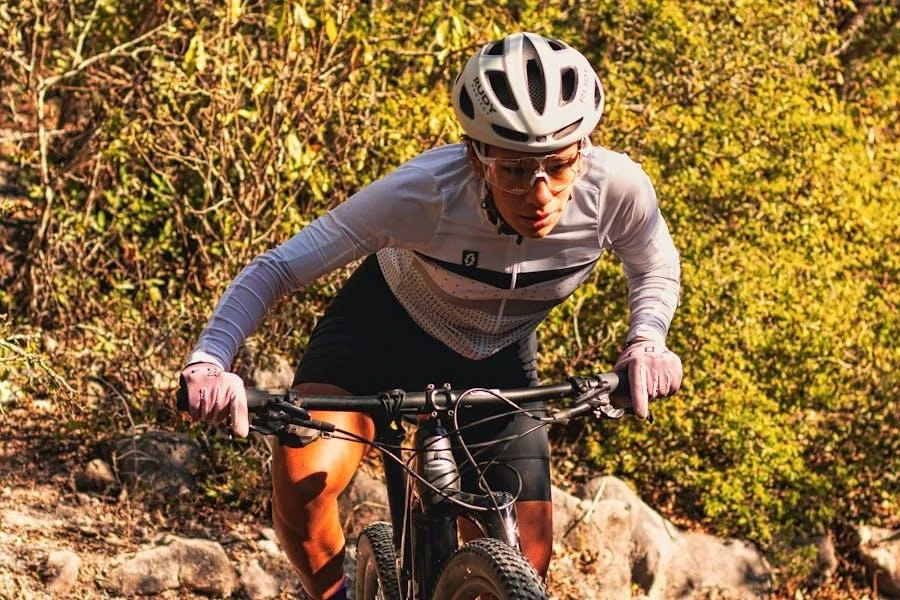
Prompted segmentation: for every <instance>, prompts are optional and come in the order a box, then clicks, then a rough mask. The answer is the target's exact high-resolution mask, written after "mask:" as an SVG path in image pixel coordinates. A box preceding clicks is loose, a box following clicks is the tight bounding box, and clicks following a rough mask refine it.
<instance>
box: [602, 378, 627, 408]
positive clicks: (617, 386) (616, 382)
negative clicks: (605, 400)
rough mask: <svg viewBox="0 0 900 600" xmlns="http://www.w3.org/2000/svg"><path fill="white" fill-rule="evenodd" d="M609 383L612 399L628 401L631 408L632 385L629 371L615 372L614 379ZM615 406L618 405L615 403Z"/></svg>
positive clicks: (610, 379)
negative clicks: (629, 379)
mask: <svg viewBox="0 0 900 600" xmlns="http://www.w3.org/2000/svg"><path fill="white" fill-rule="evenodd" d="M607 381H609V389H610V392H609V395H610V398H618V399H622V400H627V402H628V406H631V384H630V383H629V381H628V371H627V370H625V371H614V372H613V373H612V377H610V378H609V379H608V380H607ZM613 404H616V403H615V402H613ZM622 408H624V405H623V406H622Z"/></svg>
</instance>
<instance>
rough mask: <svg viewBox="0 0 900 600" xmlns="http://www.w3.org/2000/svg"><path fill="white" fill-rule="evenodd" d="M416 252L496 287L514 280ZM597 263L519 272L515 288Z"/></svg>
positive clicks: (506, 276) (508, 274)
mask: <svg viewBox="0 0 900 600" xmlns="http://www.w3.org/2000/svg"><path fill="white" fill-rule="evenodd" d="M415 254H416V256H418V257H419V258H421V259H422V260H424V261H427V262H430V263H431V264H433V265H436V266H438V267H440V268H442V269H445V270H447V271H450V272H451V273H455V274H456V275H460V276H462V277H468V278H469V279H474V280H475V281H479V282H481V283H486V284H487V285H490V286H493V287H495V288H502V289H505V290H508V289H509V286H510V283H511V282H512V273H501V272H499V271H491V270H489V269H479V268H477V267H466V266H464V265H458V264H456V263H451V262H446V261H443V260H440V259H437V258H434V257H433V256H428V255H426V254H422V253H421V252H416V253H415ZM598 260H599V259H598ZM595 264H597V261H596V260H593V261H591V262H589V263H585V264H583V265H575V266H574V267H566V268H564V269H553V270H552V271H534V272H533V273H519V275H518V277H517V278H516V287H515V289H519V288H524V287H528V286H530V285H535V284H537V283H544V282H546V281H553V280H554V279H563V278H565V277H567V276H569V275H572V274H573V273H578V272H579V271H583V270H585V269H593V268H594V265H595Z"/></svg>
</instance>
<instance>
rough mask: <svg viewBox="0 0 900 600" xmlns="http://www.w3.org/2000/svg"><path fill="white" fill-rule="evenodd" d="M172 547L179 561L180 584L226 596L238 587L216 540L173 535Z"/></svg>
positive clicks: (202, 591) (221, 596)
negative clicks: (174, 537) (179, 537)
mask: <svg viewBox="0 0 900 600" xmlns="http://www.w3.org/2000/svg"><path fill="white" fill-rule="evenodd" d="M172 549H173V551H174V552H175V553H176V554H177V556H178V560H179V561H180V562H181V563H182V564H181V571H180V573H179V579H180V581H181V585H182V586H184V587H186V588H188V589H189V590H193V591H196V592H200V593H202V594H207V595H210V596H214V597H216V598H227V597H229V596H231V594H232V593H234V591H235V590H236V589H237V587H238V578H237V575H236V574H235V572H234V568H233V567H232V566H231V562H229V560H228V556H227V555H226V554H225V550H223V549H222V546H221V545H220V544H218V543H217V542H213V541H210V540H197V539H176V540H175V541H174V542H173V543H172Z"/></svg>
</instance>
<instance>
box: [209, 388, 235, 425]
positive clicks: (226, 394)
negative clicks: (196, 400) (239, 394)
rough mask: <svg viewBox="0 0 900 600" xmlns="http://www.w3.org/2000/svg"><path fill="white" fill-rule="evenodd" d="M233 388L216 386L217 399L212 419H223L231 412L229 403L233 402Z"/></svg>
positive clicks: (213, 407) (216, 420)
mask: <svg viewBox="0 0 900 600" xmlns="http://www.w3.org/2000/svg"><path fill="white" fill-rule="evenodd" d="M231 395H232V394H231V388H223V387H221V386H216V401H215V403H214V404H213V406H212V414H211V415H210V420H211V421H215V422H218V421H222V420H224V419H225V417H227V416H228V415H229V414H230V412H231V411H230V410H229V408H228V405H229V404H230V403H231Z"/></svg>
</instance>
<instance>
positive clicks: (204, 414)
mask: <svg viewBox="0 0 900 600" xmlns="http://www.w3.org/2000/svg"><path fill="white" fill-rule="evenodd" d="M217 391H218V388H217V387H215V386H213V387H211V388H207V387H204V388H202V391H201V393H200V419H201V420H202V421H206V420H209V416H210V414H211V413H212V412H213V406H215V402H216V399H215V398H216V392H217Z"/></svg>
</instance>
